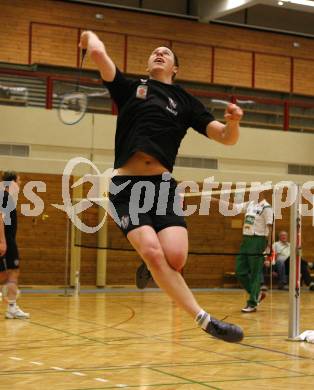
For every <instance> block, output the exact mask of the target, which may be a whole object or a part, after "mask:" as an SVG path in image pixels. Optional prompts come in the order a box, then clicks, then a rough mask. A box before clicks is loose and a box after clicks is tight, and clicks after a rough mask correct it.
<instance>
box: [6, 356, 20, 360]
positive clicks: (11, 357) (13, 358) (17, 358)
mask: <svg viewBox="0 0 314 390" xmlns="http://www.w3.org/2000/svg"><path fill="white" fill-rule="evenodd" d="M9 359H12V360H23V359H22V358H19V357H15V356H10V357H9Z"/></svg>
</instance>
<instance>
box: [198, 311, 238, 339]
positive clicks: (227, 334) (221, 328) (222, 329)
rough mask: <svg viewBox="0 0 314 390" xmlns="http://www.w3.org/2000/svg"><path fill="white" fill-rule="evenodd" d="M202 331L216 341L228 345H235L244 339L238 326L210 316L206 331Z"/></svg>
mask: <svg viewBox="0 0 314 390" xmlns="http://www.w3.org/2000/svg"><path fill="white" fill-rule="evenodd" d="M203 330H204V331H205V332H207V333H209V334H211V335H212V336H214V337H216V338H217V339H220V340H223V341H227V342H229V343H237V342H239V341H241V340H242V339H243V337H244V334H243V330H242V329H241V328H240V327H239V326H238V325H234V324H229V323H228V322H224V321H220V320H217V319H216V318H214V317H212V316H210V321H209V323H208V325H207V327H206V329H203Z"/></svg>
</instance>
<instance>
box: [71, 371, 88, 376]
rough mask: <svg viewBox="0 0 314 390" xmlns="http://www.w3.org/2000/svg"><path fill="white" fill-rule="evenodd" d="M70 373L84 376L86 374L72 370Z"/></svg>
mask: <svg viewBox="0 0 314 390" xmlns="http://www.w3.org/2000/svg"><path fill="white" fill-rule="evenodd" d="M72 374H73V375H77V376H86V374H84V373H83V372H77V371H74V372H72Z"/></svg>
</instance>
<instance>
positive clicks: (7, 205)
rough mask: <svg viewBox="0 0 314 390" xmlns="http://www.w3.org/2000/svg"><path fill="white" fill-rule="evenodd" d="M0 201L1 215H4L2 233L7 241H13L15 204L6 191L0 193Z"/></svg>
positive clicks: (15, 218)
mask: <svg viewBox="0 0 314 390" xmlns="http://www.w3.org/2000/svg"><path fill="white" fill-rule="evenodd" d="M0 201H1V202H2V209H1V211H2V213H3V214H4V231H5V238H6V240H7V241H10V240H15V237H16V231H17V211H16V202H15V201H14V199H13V197H12V196H11V195H10V194H9V192H8V191H4V190H1V191H0Z"/></svg>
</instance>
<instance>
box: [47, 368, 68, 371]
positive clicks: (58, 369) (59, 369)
mask: <svg viewBox="0 0 314 390" xmlns="http://www.w3.org/2000/svg"><path fill="white" fill-rule="evenodd" d="M50 368H52V369H53V370H57V371H65V369H64V368H61V367H50Z"/></svg>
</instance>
